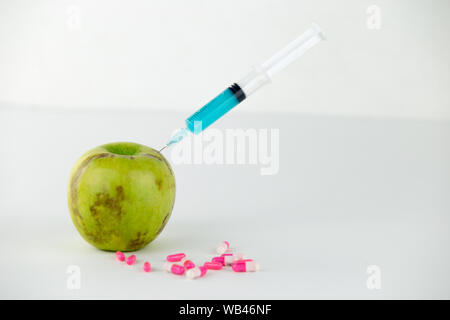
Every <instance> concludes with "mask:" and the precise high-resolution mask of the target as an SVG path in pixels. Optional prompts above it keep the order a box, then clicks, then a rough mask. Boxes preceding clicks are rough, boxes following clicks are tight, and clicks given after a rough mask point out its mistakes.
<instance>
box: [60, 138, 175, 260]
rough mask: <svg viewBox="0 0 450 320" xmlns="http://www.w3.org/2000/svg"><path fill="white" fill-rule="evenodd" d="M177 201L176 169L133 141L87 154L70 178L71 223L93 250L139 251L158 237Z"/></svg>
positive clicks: (153, 151)
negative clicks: (174, 170)
mask: <svg viewBox="0 0 450 320" xmlns="http://www.w3.org/2000/svg"><path fill="white" fill-rule="evenodd" d="M174 202H175V177H174V175H173V171H172V168H171V167H170V165H169V163H168V161H167V160H166V159H165V158H164V156H163V155H162V154H161V153H159V152H158V151H156V150H154V149H152V148H149V147H146V146H143V145H140V144H136V143H130V142H117V143H110V144H105V145H102V146H99V147H97V148H94V149H92V150H90V151H88V152H86V153H85V154H84V155H83V156H81V158H80V159H78V161H77V162H76V164H75V166H74V167H73V169H72V172H71V174H70V180H69V190H68V203H69V210H70V214H71V217H72V221H73V223H74V225H75V227H76V228H77V230H78V232H79V233H80V234H81V236H82V237H83V238H84V239H85V240H86V241H87V242H89V243H90V244H92V245H93V246H95V247H97V248H99V249H103V250H112V251H117V250H120V251H134V250H138V249H140V248H142V247H144V246H145V245H147V244H148V243H149V242H150V241H152V240H153V239H155V238H156V236H158V234H159V233H160V232H161V231H162V230H163V228H164V226H165V225H166V223H167V221H168V219H169V217H170V214H171V212H172V209H173V204H174Z"/></svg>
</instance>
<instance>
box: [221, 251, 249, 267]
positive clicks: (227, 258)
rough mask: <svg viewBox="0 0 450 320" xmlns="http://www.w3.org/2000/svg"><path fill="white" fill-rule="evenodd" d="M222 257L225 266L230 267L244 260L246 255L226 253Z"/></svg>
mask: <svg viewBox="0 0 450 320" xmlns="http://www.w3.org/2000/svg"><path fill="white" fill-rule="evenodd" d="M221 257H222V258H223V264H224V265H225V266H229V265H232V264H233V262H235V261H237V260H242V259H243V258H244V255H243V254H242V253H236V254H234V253H224V254H222V255H221Z"/></svg>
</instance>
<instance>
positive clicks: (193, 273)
mask: <svg viewBox="0 0 450 320" xmlns="http://www.w3.org/2000/svg"><path fill="white" fill-rule="evenodd" d="M206 271H207V269H206V268H205V267H194V268H192V269H189V270H187V271H186V277H187V278H188V279H195V278H199V277H203V276H204V275H205V274H206Z"/></svg>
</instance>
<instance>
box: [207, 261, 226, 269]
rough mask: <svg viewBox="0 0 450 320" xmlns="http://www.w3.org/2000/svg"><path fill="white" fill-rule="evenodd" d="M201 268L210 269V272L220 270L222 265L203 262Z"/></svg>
mask: <svg viewBox="0 0 450 320" xmlns="http://www.w3.org/2000/svg"><path fill="white" fill-rule="evenodd" d="M203 266H204V267H205V268H206V269H211V270H221V269H222V267H223V265H222V264H221V263H215V262H205V263H204V264H203Z"/></svg>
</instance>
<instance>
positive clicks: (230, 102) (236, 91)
mask: <svg viewBox="0 0 450 320" xmlns="http://www.w3.org/2000/svg"><path fill="white" fill-rule="evenodd" d="M244 99H245V93H244V92H243V91H242V89H241V87H240V86H239V85H238V84H236V83H235V84H233V85H232V86H230V87H229V88H227V89H226V90H225V91H223V92H222V93H220V94H219V95H218V96H217V97H215V98H214V99H212V100H211V101H210V102H208V103H207V104H206V105H204V106H203V107H202V108H201V109H200V110H198V111H197V112H196V113H194V114H193V115H192V116H190V117H189V118H187V119H186V126H187V128H188V129H189V131H191V132H192V133H195V134H197V133H200V132H202V131H203V130H205V129H206V128H207V127H209V126H210V125H211V124H212V123H214V122H215V121H216V120H217V119H219V118H221V117H222V116H223V115H224V114H225V113H227V112H228V111H230V110H231V109H232V108H234V107H235V106H236V105H238V104H239V103H240V102H242V101H243V100H244Z"/></svg>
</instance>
